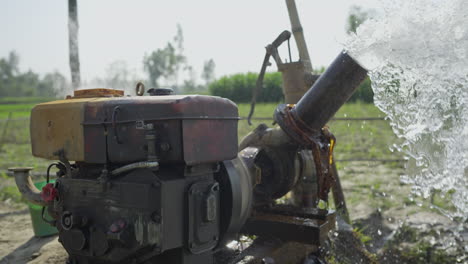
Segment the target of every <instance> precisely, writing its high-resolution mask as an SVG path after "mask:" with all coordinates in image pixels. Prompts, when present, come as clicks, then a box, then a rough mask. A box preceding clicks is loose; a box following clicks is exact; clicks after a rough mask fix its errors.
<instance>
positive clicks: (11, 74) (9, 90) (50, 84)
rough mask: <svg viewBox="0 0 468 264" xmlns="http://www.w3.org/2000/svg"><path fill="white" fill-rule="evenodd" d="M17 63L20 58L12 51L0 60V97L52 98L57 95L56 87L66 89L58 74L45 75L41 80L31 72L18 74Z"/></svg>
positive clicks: (63, 79)
mask: <svg viewBox="0 0 468 264" xmlns="http://www.w3.org/2000/svg"><path fill="white" fill-rule="evenodd" d="M19 62H20V58H19V56H18V54H16V52H14V51H12V52H10V53H9V55H8V57H7V58H0V96H2V97H6V96H46V97H52V96H55V95H56V94H57V90H56V88H57V87H59V86H61V87H64V88H66V87H68V86H67V83H66V78H65V77H64V76H63V75H61V74H60V73H58V72H56V73H50V74H46V75H45V76H44V78H42V79H41V78H40V76H39V75H38V74H37V73H34V72H32V71H31V70H29V71H27V72H24V73H22V72H20V70H19Z"/></svg>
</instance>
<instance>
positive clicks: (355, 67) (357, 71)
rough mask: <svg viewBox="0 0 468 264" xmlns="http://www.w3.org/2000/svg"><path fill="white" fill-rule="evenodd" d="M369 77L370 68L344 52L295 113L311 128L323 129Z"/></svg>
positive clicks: (296, 108) (317, 82)
mask: <svg viewBox="0 0 468 264" xmlns="http://www.w3.org/2000/svg"><path fill="white" fill-rule="evenodd" d="M366 76H367V70H366V69H364V68H363V67H361V66H360V65H359V64H358V63H357V62H356V61H355V60H354V59H353V58H351V57H350V56H349V55H348V54H347V53H346V52H342V53H340V55H338V57H336V59H335V60H334V61H333V62H332V64H331V65H330V66H329V67H328V69H327V70H326V71H325V72H324V73H323V74H322V75H321V76H320V78H319V79H318V80H317V81H316V82H315V84H314V85H313V86H312V88H310V89H309V91H307V93H306V94H305V95H304V96H303V97H302V98H301V100H299V102H298V103H297V104H296V106H295V107H294V108H293V109H292V110H291V114H292V115H293V116H294V117H295V118H296V119H299V120H300V121H302V122H303V123H304V124H306V125H307V126H308V127H309V128H311V129H314V130H320V129H321V128H322V127H323V126H324V125H325V124H326V123H327V122H328V121H329V120H330V119H331V118H332V117H333V116H334V115H335V113H336V112H337V111H338V109H339V108H340V107H341V106H342V105H343V104H344V103H346V101H347V100H348V99H349V98H350V97H351V95H352V94H353V93H354V91H355V90H356V89H357V87H358V86H359V84H360V83H361V82H362V81H363V80H364V79H365V78H366Z"/></svg>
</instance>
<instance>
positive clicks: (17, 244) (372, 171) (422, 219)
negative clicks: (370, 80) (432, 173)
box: [0, 163, 468, 264]
mask: <svg viewBox="0 0 468 264" xmlns="http://www.w3.org/2000/svg"><path fill="white" fill-rule="evenodd" d="M401 171H402V169H401V168H398V167H391V166H388V165H383V164H367V163H358V164H356V163H354V164H351V163H348V164H344V166H343V165H342V166H340V171H339V173H340V178H341V179H342V185H343V188H344V191H345V195H346V197H347V203H348V209H349V211H350V216H351V219H352V220H353V228H356V229H357V230H359V232H361V233H363V235H365V236H366V237H368V240H369V241H367V242H366V243H365V244H366V247H367V249H368V250H369V251H370V252H372V253H373V254H376V255H377V256H379V261H378V262H379V263H410V262H408V261H407V259H404V258H399V256H395V255H386V254H388V252H386V251H385V245H386V244H388V243H389V241H392V239H393V240H396V238H399V239H401V238H402V235H401V233H402V232H398V230H400V229H401V228H402V226H404V227H405V228H411V229H410V230H417V231H416V232H417V233H418V234H426V233H427V234H429V235H428V236H426V235H421V236H417V237H410V238H404V237H403V241H398V243H400V242H401V244H398V245H397V246H396V248H397V249H398V250H403V251H405V250H407V249H405V246H408V245H410V246H411V245H416V244H415V243H416V242H419V241H420V240H421V241H423V240H427V239H428V238H427V237H429V239H428V243H429V245H432V247H434V248H436V247H439V248H442V249H445V250H444V252H448V254H451V255H450V257H454V259H456V262H453V263H468V259H467V258H466V253H467V251H468V228H467V224H466V223H465V224H456V223H455V222H453V221H452V220H451V219H449V218H448V217H446V216H444V215H442V214H440V213H438V212H437V211H435V210H432V209H431V208H426V207H425V206H424V205H421V204H418V203H417V202H414V201H411V200H408V194H409V192H410V187H409V186H405V185H402V184H400V183H399V180H398V177H399V174H400V173H401ZM405 232H408V231H407V229H405ZM412 232H413V231H412ZM413 233H414V232H413ZM413 233H411V234H413ZM405 239H406V240H407V241H405ZM366 240H367V239H366ZM410 240H411V241H410ZM431 240H436V241H435V242H434V241H433V242H431ZM444 241H445V242H444ZM430 243H432V244H430ZM417 245H419V244H417ZM413 247H416V246H413ZM411 250H412V249H411ZM411 250H410V251H411ZM417 250H421V249H419V248H418V249H417ZM417 250H416V252H417ZM426 250H427V249H426ZM450 252H451V253H450ZM422 254H423V255H424V256H426V255H427V254H426V253H425V252H422ZM66 259H67V257H66V252H65V250H64V249H63V248H62V246H61V244H60V243H59V242H58V241H57V236H50V237H45V238H36V237H34V235H33V231H32V227H31V218H30V215H29V211H28V209H27V207H26V206H25V205H24V204H18V203H14V202H11V201H10V200H6V201H4V202H0V264H6V263H15V264H16V263H50V264H56V263H57V264H58V263H65V262H66ZM447 259H449V258H447ZM450 259H452V258H450ZM397 260H398V261H397ZM425 261H426V262H414V263H439V262H436V261H437V259H436V258H435V257H433V256H432V255H431V256H430V258H429V259H425ZM336 263H343V262H339V261H336ZM344 263H346V262H344ZM440 263H452V262H440Z"/></svg>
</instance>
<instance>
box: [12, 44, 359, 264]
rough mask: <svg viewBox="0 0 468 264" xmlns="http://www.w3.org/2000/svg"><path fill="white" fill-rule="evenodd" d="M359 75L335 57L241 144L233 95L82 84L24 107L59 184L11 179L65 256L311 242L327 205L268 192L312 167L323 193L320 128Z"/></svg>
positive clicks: (319, 236) (201, 251) (323, 223)
mask: <svg viewBox="0 0 468 264" xmlns="http://www.w3.org/2000/svg"><path fill="white" fill-rule="evenodd" d="M365 76H366V70H364V69H363V68H362V67H360V66H359V65H358V64H357V63H356V62H355V61H354V60H353V59H352V58H351V57H349V56H348V55H347V54H346V53H341V54H340V55H339V56H338V57H337V58H336V60H335V61H334V62H333V63H332V65H331V66H330V67H329V68H328V70H327V71H326V72H325V73H324V74H322V76H321V77H320V78H319V79H318V80H317V81H316V82H315V84H314V86H313V87H312V88H311V89H310V90H309V91H308V92H307V93H306V94H305V95H304V97H303V98H302V99H301V100H300V101H299V102H298V104H296V105H280V106H278V108H277V110H276V112H275V120H276V122H277V123H278V124H279V125H280V127H276V128H267V127H265V126H260V127H258V128H257V129H256V130H255V131H253V132H252V133H251V134H250V135H248V136H247V137H246V138H245V139H244V140H243V141H242V143H241V145H240V147H238V142H237V122H238V120H239V117H238V110H237V106H236V105H235V104H234V103H233V102H231V101H229V100H228V99H223V98H220V97H214V96H201V95H172V94H171V91H168V90H159V89H154V90H152V91H151V93H150V95H148V96H135V97H133V96H124V94H123V92H122V91H117V90H112V89H90V90H77V91H75V93H74V96H73V97H69V98H67V99H65V100H58V101H53V102H48V103H43V104H39V105H37V106H36V107H34V109H33V110H32V113H31V144H32V152H33V155H34V156H36V157H42V158H45V159H50V160H56V161H57V162H55V163H53V164H52V165H51V166H52V167H54V166H55V167H56V168H57V171H58V172H57V179H56V181H55V183H54V184H48V185H47V186H46V187H44V189H43V190H37V189H36V188H35V187H34V186H33V185H32V183H31V178H30V176H29V174H28V171H29V170H30V169H29V168H15V169H14V171H15V178H16V182H17V185H18V187H19V189H20V191H21V192H22V193H23V195H24V196H25V198H26V199H27V200H29V201H31V202H34V203H36V204H39V205H42V206H44V207H45V208H46V210H48V212H49V214H50V215H51V216H53V218H54V220H53V221H51V222H50V224H52V225H55V226H56V227H57V228H58V230H59V241H60V243H62V245H63V246H64V248H65V249H66V251H67V252H68V254H69V256H70V258H69V259H70V260H69V262H70V263H80V264H81V263H175V264H189V263H190V264H192V263H207V264H210V263H215V262H219V263H229V262H231V263H235V262H236V261H238V260H239V259H241V258H242V253H239V252H237V253H236V254H234V255H236V256H232V257H230V258H229V261H227V260H223V261H220V260H219V254H220V252H226V250H225V249H226V248H225V245H226V243H227V242H228V241H230V240H232V239H234V238H237V236H238V234H251V235H256V236H257V237H264V236H273V237H276V238H279V239H281V240H283V241H298V242H301V243H305V244H308V245H313V246H315V248H316V247H318V246H320V245H321V243H322V242H323V241H324V239H325V238H326V235H327V233H328V231H329V230H331V229H333V228H334V224H335V218H334V216H335V214H334V212H333V211H331V210H323V209H318V208H317V206H315V208H297V207H294V206H289V205H281V204H276V203H275V199H277V198H280V197H282V196H284V195H285V194H286V193H287V192H289V191H290V190H291V189H292V188H293V187H294V185H295V184H296V182H297V180H298V179H299V178H300V177H302V175H303V174H304V173H307V172H308V170H311V169H315V170H316V171H317V175H318V179H317V182H316V190H315V192H316V193H317V197H319V198H320V199H326V197H327V195H328V191H329V188H330V182H331V181H332V180H333V179H332V177H331V176H330V166H331V164H332V163H333V160H332V155H331V154H332V151H333V146H334V142H335V139H334V137H333V135H332V134H331V133H330V132H329V131H328V130H327V129H326V128H324V126H325V124H326V122H327V121H328V120H329V119H330V118H331V117H332V116H333V115H334V113H335V112H336V111H337V110H338V108H339V107H340V106H341V105H342V104H344V103H345V101H346V100H347V99H348V98H349V97H350V96H351V94H352V93H353V91H354V90H355V89H356V87H357V86H358V85H359V83H360V81H362V80H363V79H364V77H365ZM140 94H141V93H140ZM310 150H312V153H313V155H310V153H311V152H310ZM260 259H261V258H260ZM281 263H283V262H281Z"/></svg>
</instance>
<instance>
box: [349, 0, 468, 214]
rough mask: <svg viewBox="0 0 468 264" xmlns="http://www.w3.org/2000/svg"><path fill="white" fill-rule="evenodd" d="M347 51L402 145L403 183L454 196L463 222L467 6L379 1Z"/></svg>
mask: <svg viewBox="0 0 468 264" xmlns="http://www.w3.org/2000/svg"><path fill="white" fill-rule="evenodd" d="M382 5H383V10H384V11H383V13H382V14H381V15H380V16H379V17H377V18H375V19H371V20H369V21H367V22H365V23H364V24H363V25H361V27H359V28H358V31H357V34H356V35H353V36H352V37H351V38H350V39H349V40H348V41H347V44H346V45H345V46H346V49H347V50H348V52H349V53H350V54H351V56H353V57H354V58H355V59H356V60H358V61H359V63H360V64H361V65H363V66H364V67H365V68H367V69H369V70H370V72H369V76H370V78H371V81H372V89H373V90H374V94H375V96H374V101H375V104H376V106H377V107H379V108H380V109H381V110H382V111H383V112H384V113H385V114H386V115H387V116H388V117H389V120H390V123H391V126H392V128H393V131H394V132H395V134H396V135H397V136H398V137H399V138H401V139H402V143H401V144H397V145H396V146H394V149H396V150H399V151H402V152H403V153H405V154H406V156H407V157H408V165H407V175H404V176H402V180H403V181H404V182H407V183H410V184H413V186H414V191H415V192H416V193H418V194H420V195H422V196H423V197H428V196H429V195H430V194H431V192H432V191H433V190H441V191H442V192H443V193H449V194H451V195H452V202H453V204H454V205H455V207H456V208H457V213H456V214H455V215H458V216H461V217H463V218H464V219H466V218H468V5H467V4H466V1H464V0H438V1H436V0H392V1H382Z"/></svg>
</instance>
